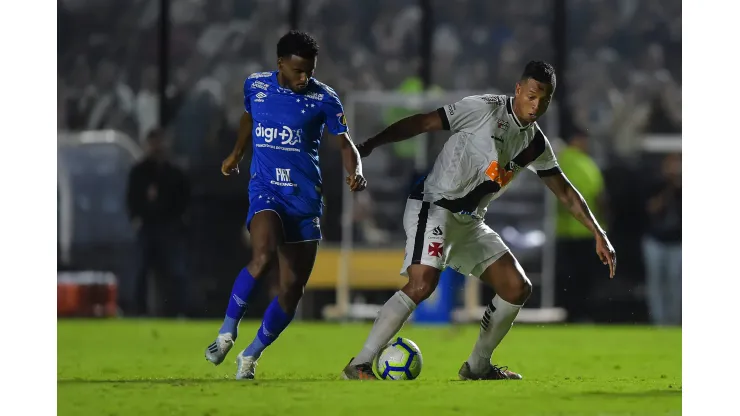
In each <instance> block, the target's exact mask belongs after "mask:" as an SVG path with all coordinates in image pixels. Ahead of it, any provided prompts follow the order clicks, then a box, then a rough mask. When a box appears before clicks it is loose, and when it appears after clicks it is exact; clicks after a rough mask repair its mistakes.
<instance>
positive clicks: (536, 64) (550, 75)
mask: <svg viewBox="0 0 740 416" xmlns="http://www.w3.org/2000/svg"><path fill="white" fill-rule="evenodd" d="M527 78H532V79H533V80H535V81H537V82H541V83H543V84H550V85H552V88H553V89H554V88H555V84H556V82H557V81H556V77H555V68H553V66H552V65H550V64H548V63H547V62H545V61H529V63H527V66H525V67H524V72H523V73H522V80H526V79H527Z"/></svg>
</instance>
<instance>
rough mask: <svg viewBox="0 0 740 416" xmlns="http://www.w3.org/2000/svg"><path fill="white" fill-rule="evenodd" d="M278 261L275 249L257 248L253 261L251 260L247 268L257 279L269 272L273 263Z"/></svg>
mask: <svg viewBox="0 0 740 416" xmlns="http://www.w3.org/2000/svg"><path fill="white" fill-rule="evenodd" d="M275 261H276V252H275V251H274V250H255V253H254V255H253V256H252V261H250V262H249V265H248V266H247V270H249V273H250V274H251V275H252V276H254V278H255V279H259V278H260V277H262V276H264V275H265V274H267V272H268V271H269V270H270V267H271V266H272V264H273V263H274V262H275Z"/></svg>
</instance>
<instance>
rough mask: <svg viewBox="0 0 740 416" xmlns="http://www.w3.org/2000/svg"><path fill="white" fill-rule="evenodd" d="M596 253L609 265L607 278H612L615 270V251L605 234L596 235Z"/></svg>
mask: <svg viewBox="0 0 740 416" xmlns="http://www.w3.org/2000/svg"><path fill="white" fill-rule="evenodd" d="M596 254H598V255H599V259H601V262H602V263H604V264H606V265H608V266H609V278H610V279H613V278H614V274H615V273H616V272H617V253H616V252H615V251H614V247H612V243H610V242H609V239H608V238H607V237H606V234H599V235H597V236H596Z"/></svg>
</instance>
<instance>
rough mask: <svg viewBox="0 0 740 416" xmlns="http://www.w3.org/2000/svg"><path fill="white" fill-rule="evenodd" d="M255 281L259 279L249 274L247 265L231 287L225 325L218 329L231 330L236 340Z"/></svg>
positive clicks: (221, 330)
mask: <svg viewBox="0 0 740 416" xmlns="http://www.w3.org/2000/svg"><path fill="white" fill-rule="evenodd" d="M255 282H257V280H255V278H254V277H252V275H251V274H249V271H247V268H246V267H245V268H243V269H242V271H241V272H239V275H238V276H236V280H234V286H233V288H232V289H231V297H230V298H229V306H228V307H227V308H226V317H225V318H224V323H223V325H221V329H219V330H218V333H219V334H225V333H227V332H230V333H231V334H232V335H233V336H234V339H235V340H236V336H237V331H238V328H239V321H241V319H242V316H244V312H246V311H247V298H248V297H249V293H250V292H252V288H253V287H254V284H255Z"/></svg>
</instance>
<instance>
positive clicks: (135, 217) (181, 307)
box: [126, 129, 190, 316]
mask: <svg viewBox="0 0 740 416" xmlns="http://www.w3.org/2000/svg"><path fill="white" fill-rule="evenodd" d="M189 200H190V184H189V182H188V178H187V177H186V175H185V173H184V172H183V171H182V170H181V169H180V168H179V167H177V166H175V165H174V164H173V163H172V162H170V161H169V159H168V145H167V140H166V139H165V135H164V132H163V131H162V130H160V129H155V130H153V131H152V132H151V133H149V135H148V137H147V154H146V156H145V157H144V158H143V159H142V160H141V161H139V163H137V164H136V165H135V166H134V167H133V168H132V169H131V172H130V173H129V178H128V189H127V198H126V201H127V204H128V213H129V217H130V218H131V222H132V224H133V226H134V228H135V229H136V231H137V245H138V252H139V256H140V257H139V266H138V271H137V276H136V282H135V287H136V292H135V293H136V303H137V305H136V306H137V309H138V310H137V312H138V313H139V314H147V313H148V310H147V300H148V294H149V293H148V279H147V277H148V275H149V272H150V271H151V270H153V271H155V273H156V278H157V287H158V288H161V289H162V292H161V293H163V294H164V296H163V300H164V302H165V314H166V315H168V316H177V315H183V314H185V305H186V297H187V282H186V267H185V258H186V255H185V243H186V240H185V223H184V219H183V217H184V215H185V212H186V210H187V207H188V202H189Z"/></svg>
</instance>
